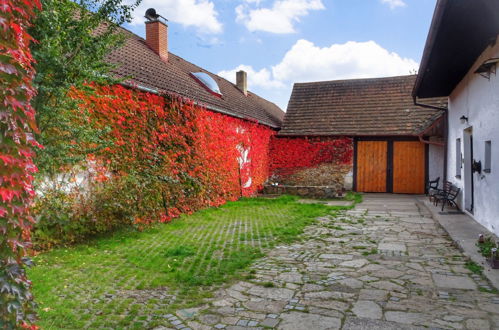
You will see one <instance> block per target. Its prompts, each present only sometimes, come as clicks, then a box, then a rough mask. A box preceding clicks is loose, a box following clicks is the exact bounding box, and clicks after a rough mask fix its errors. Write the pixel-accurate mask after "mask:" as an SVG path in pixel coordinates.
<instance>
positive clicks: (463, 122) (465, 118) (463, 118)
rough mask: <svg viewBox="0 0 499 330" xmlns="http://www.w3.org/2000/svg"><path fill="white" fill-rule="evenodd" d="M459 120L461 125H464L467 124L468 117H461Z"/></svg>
mask: <svg viewBox="0 0 499 330" xmlns="http://www.w3.org/2000/svg"><path fill="white" fill-rule="evenodd" d="M459 120H460V121H461V124H463V125H464V124H466V123H467V122H468V117H466V116H465V115H462V116H461V118H459Z"/></svg>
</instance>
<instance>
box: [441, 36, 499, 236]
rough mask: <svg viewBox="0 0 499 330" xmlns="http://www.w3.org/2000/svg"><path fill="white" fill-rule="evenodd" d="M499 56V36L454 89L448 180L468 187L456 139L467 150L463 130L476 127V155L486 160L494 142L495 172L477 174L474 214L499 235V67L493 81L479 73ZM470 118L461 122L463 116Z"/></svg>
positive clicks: (450, 100) (474, 139)
mask: <svg viewBox="0 0 499 330" xmlns="http://www.w3.org/2000/svg"><path fill="white" fill-rule="evenodd" d="M495 57H499V37H498V38H497V43H496V45H495V46H493V47H489V48H487V49H486V50H485V51H484V52H483V53H482V55H481V56H480V57H479V58H478V59H477V61H476V62H475V64H474V65H473V67H472V68H471V69H470V71H469V72H468V74H467V75H466V76H465V78H464V79H463V80H462V81H461V82H460V83H459V85H458V86H457V87H456V88H455V89H454V91H453V92H452V94H451V95H450V98H449V135H448V144H449V148H448V152H447V155H448V166H447V169H448V179H449V181H451V182H453V183H454V184H455V185H457V186H459V187H460V188H461V189H463V190H464V187H463V185H464V180H465V177H464V176H465V175H466V174H467V173H464V171H463V170H462V169H461V172H462V173H461V178H457V177H456V176H455V174H456V150H455V149H456V147H455V145H456V139H457V138H461V152H463V151H464V149H463V141H464V140H463V130H464V129H466V128H467V127H473V158H474V159H475V160H477V161H478V160H480V161H482V165H483V163H484V160H485V157H484V153H485V141H489V140H490V141H492V171H491V173H484V172H482V174H477V173H475V174H473V180H474V212H473V214H470V215H471V216H472V217H473V218H474V219H475V220H476V221H478V222H479V223H481V224H482V225H483V226H485V227H486V228H488V229H489V230H491V231H492V232H494V233H495V234H496V235H499V67H498V68H497V70H498V72H497V75H494V74H492V75H491V77H490V80H487V79H486V78H484V77H482V76H480V75H479V74H475V73H474V72H475V70H476V69H477V67H478V66H480V64H481V63H483V62H484V61H485V60H487V59H490V58H495ZM463 115H464V116H466V117H468V118H469V121H468V123H467V124H464V125H463V124H461V122H460V120H459V118H460V117H461V116H463ZM459 205H460V207H461V209H463V210H464V191H462V192H461V194H460V196H459Z"/></svg>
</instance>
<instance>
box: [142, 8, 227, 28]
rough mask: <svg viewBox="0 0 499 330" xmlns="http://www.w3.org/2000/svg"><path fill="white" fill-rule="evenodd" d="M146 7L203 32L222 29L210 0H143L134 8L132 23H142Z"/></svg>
mask: <svg viewBox="0 0 499 330" xmlns="http://www.w3.org/2000/svg"><path fill="white" fill-rule="evenodd" d="M148 8H154V9H156V12H157V13H158V14H161V15H162V16H164V17H166V18H167V19H168V20H169V21H172V22H175V23H179V24H181V25H183V26H186V27H191V26H192V27H195V28H197V29H198V31H199V32H201V33H203V34H211V33H220V32H222V29H223V27H222V23H220V21H219V20H218V12H217V11H216V9H215V4H214V2H212V1H210V0H143V1H142V2H141V4H140V5H139V7H138V8H137V9H136V10H135V13H134V19H133V21H132V25H138V24H143V23H144V21H145V19H144V17H143V16H144V13H145V11H146V10H147V9H148Z"/></svg>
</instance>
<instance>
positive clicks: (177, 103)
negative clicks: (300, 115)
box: [35, 85, 274, 247]
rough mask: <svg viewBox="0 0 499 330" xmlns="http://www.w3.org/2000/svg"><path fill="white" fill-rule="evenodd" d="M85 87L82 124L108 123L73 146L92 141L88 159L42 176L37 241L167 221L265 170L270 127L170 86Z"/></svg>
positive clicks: (236, 193)
mask: <svg viewBox="0 0 499 330" xmlns="http://www.w3.org/2000/svg"><path fill="white" fill-rule="evenodd" d="M88 87H89V88H92V89H94V91H93V92H92V93H88V92H87V91H85V92H83V91H80V90H76V89H73V90H72V92H71V96H72V98H73V99H74V100H76V101H77V102H78V104H79V106H78V109H76V111H81V112H83V113H85V114H87V115H88V116H81V118H83V119H81V120H82V122H81V123H76V124H80V125H87V124H92V125H94V128H95V129H97V130H99V131H101V132H105V133H104V134H102V135H101V138H100V141H98V142H97V143H92V144H89V145H83V146H78V148H75V149H78V150H94V151H93V152H92V153H89V154H87V156H86V161H85V162H84V163H82V164H80V165H79V166H78V167H71V168H68V169H66V171H65V173H64V179H61V178H62V177H61V176H59V178H58V180H57V184H55V185H54V184H46V185H45V186H44V188H45V189H44V193H43V196H42V197H40V198H39V200H38V202H37V206H36V210H37V214H38V215H39V219H40V223H39V224H38V225H37V230H36V231H35V236H36V239H37V242H38V243H39V244H41V245H46V246H45V247H50V246H51V245H53V244H58V243H61V242H63V243H72V242H75V241H78V240H81V239H83V238H85V237H87V236H90V235H93V234H95V233H98V232H104V231H109V230H113V229H115V228H117V227H119V226H123V225H126V226H129V225H135V226H138V227H139V228H141V227H143V226H145V225H148V224H150V223H153V222H166V221H170V220H171V219H172V218H174V217H176V216H178V215H180V214H182V213H191V212H193V211H195V210H198V209H200V208H203V207H208V206H219V205H221V204H223V203H224V202H225V201H227V200H235V199H237V198H238V197H240V196H241V195H243V196H249V195H252V194H254V193H255V192H256V191H257V190H258V189H259V188H261V187H262V185H263V183H264V182H265V180H266V179H267V177H268V146H269V141H270V138H271V136H272V135H273V134H274V131H273V130H271V129H270V128H268V127H266V126H262V125H259V124H258V123H256V122H252V121H247V120H241V119H236V118H233V117H230V116H226V115H222V114H219V113H214V112H211V111H208V110H206V109H204V108H202V107H200V106H196V105H194V104H193V103H192V102H191V101H189V100H185V99H183V98H180V97H178V96H175V95H171V94H164V95H155V94H151V93H143V92H138V91H136V90H133V89H129V88H125V87H123V86H120V85H114V86H96V85H92V86H88ZM76 117H78V116H76ZM72 143H75V144H77V143H78V142H77V141H73V142H72Z"/></svg>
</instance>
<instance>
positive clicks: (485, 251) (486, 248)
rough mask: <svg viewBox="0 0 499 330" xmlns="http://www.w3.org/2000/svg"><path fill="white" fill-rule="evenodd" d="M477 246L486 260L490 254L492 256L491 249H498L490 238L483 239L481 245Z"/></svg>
mask: <svg viewBox="0 0 499 330" xmlns="http://www.w3.org/2000/svg"><path fill="white" fill-rule="evenodd" d="M477 246H478V249H479V251H480V253H481V254H482V255H483V256H484V257H486V258H490V256H491V254H492V249H493V248H497V247H498V245H497V244H496V242H494V239H493V238H492V237H490V236H489V237H485V239H484V242H483V243H477Z"/></svg>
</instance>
